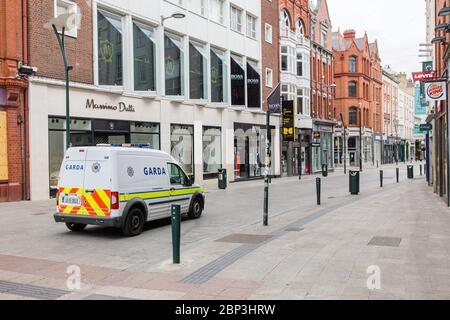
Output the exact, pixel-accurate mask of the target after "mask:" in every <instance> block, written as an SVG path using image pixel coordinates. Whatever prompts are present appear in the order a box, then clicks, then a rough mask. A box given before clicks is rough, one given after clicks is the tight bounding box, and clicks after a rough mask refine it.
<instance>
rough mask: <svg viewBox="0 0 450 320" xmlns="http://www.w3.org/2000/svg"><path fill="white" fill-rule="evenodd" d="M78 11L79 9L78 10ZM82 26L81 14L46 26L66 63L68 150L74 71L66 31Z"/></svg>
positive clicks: (62, 18) (63, 16)
mask: <svg viewBox="0 0 450 320" xmlns="http://www.w3.org/2000/svg"><path fill="white" fill-rule="evenodd" d="M77 11H78V8H77ZM80 25H81V14H79V13H66V14H61V15H59V16H58V17H56V18H53V19H51V20H50V21H49V22H48V23H46V24H45V25H44V27H45V28H46V29H51V30H53V32H54V33H55V35H56V38H57V39H58V44H59V48H60V50H61V54H62V57H63V62H64V73H65V80H66V149H69V148H70V147H71V139H70V102H69V72H70V71H71V70H72V69H73V67H72V66H70V65H69V62H68V59H67V52H66V45H65V36H66V31H70V30H73V29H75V28H77V29H79V28H80ZM60 32H61V34H60Z"/></svg>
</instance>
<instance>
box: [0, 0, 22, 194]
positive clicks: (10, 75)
mask: <svg viewBox="0 0 450 320" xmlns="http://www.w3.org/2000/svg"><path fill="white" fill-rule="evenodd" d="M26 19H27V1H25V0H11V1H1V2H0V202H3V201H19V200H22V199H27V197H28V192H27V186H28V179H27V177H28V170H27V168H28V166H27V147H26V146H27V119H28V115H27V87H28V81H27V80H26V78H25V77H22V76H21V75H19V66H20V64H23V65H27V64H28V61H27V46H26V32H27V22H26Z"/></svg>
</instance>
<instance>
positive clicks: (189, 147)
mask: <svg viewBox="0 0 450 320" xmlns="http://www.w3.org/2000/svg"><path fill="white" fill-rule="evenodd" d="M170 146H171V147H170V150H171V151H170V152H171V155H172V157H174V158H175V160H177V161H178V162H179V163H180V165H181V166H182V168H183V169H184V171H186V173H187V174H189V175H193V174H194V165H193V164H194V153H193V151H194V127H193V126H190V125H171V126H170Z"/></svg>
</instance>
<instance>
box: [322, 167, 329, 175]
mask: <svg viewBox="0 0 450 320" xmlns="http://www.w3.org/2000/svg"><path fill="white" fill-rule="evenodd" d="M322 176H323V177H328V165H327V164H323V165H322Z"/></svg>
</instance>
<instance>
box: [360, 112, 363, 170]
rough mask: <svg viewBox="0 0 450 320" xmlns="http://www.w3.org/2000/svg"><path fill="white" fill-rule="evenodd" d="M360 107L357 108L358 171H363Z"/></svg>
mask: <svg viewBox="0 0 450 320" xmlns="http://www.w3.org/2000/svg"><path fill="white" fill-rule="evenodd" d="M362 152H363V150H362V107H361V108H359V171H361V172H362V171H363V167H362V166H363V162H362V156H363V154H362Z"/></svg>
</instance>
